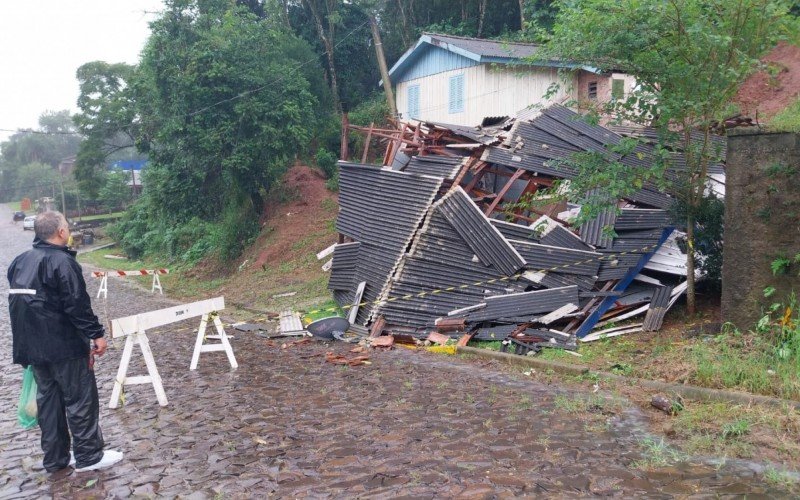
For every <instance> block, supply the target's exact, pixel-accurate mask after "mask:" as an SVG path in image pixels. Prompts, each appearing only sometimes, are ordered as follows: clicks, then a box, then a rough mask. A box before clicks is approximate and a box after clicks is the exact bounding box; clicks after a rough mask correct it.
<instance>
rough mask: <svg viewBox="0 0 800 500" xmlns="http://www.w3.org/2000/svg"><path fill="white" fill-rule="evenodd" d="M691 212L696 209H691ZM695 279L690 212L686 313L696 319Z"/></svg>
mask: <svg viewBox="0 0 800 500" xmlns="http://www.w3.org/2000/svg"><path fill="white" fill-rule="evenodd" d="M689 210H690V211H693V210H694V207H690V208H689ZM694 285H695V279H694V215H693V214H692V213H691V212H690V213H689V216H688V217H686V312H687V314H688V315H689V317H694V314H695V312H696V310H697V302H696V296H695V289H694Z"/></svg>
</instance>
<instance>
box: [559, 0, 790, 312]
mask: <svg viewBox="0 0 800 500" xmlns="http://www.w3.org/2000/svg"><path fill="white" fill-rule="evenodd" d="M790 4H791V2H788V1H784V0H740V1H736V2H730V1H728V0H672V1H669V2H663V1H660V0H621V1H618V2H607V1H605V0H577V1H574V0H563V1H560V2H558V3H557V7H558V9H559V13H558V16H557V19H556V24H555V27H554V30H553V33H552V36H551V38H550V42H549V44H548V51H547V52H548V55H549V56H551V57H559V58H564V59H568V60H572V61H576V62H579V63H586V64H593V65H595V66H598V67H600V68H601V69H604V70H622V71H625V72H627V73H629V74H632V75H634V76H635V77H636V80H637V84H638V85H637V90H636V91H634V92H633V93H632V94H631V95H630V96H628V97H626V98H625V99H622V100H612V101H611V102H610V103H609V105H608V106H607V107H606V109H604V110H603V111H606V112H609V113H612V114H614V115H616V116H617V117H618V118H620V119H625V120H629V121H632V122H636V123H640V124H645V125H651V126H654V127H657V128H659V129H660V131H661V138H660V143H661V145H662V146H664V147H666V148H670V149H672V150H675V151H680V152H681V153H682V156H683V160H684V162H683V163H684V166H683V167H682V168H680V169H679V170H677V171H676V172H674V175H673V176H672V177H673V178H672V179H670V180H673V181H674V182H673V192H674V193H675V194H676V195H677V196H678V198H679V199H680V203H681V204H682V206H683V210H684V214H685V217H686V218H685V226H686V231H687V240H688V247H689V248H690V249H694V248H696V245H695V243H696V242H695V234H694V232H695V229H696V227H697V220H698V217H701V216H702V215H703V211H704V210H705V209H706V208H707V207H706V205H705V203H704V193H705V191H706V182H707V177H708V168H709V166H710V165H711V164H712V163H714V162H717V161H719V160H720V156H721V153H722V152H721V151H719V150H718V149H716V148H715V146H714V142H713V141H712V140H711V134H713V133H714V132H715V126H716V124H717V123H720V122H721V121H722V120H724V118H725V117H726V115H728V114H729V113H730V112H731V109H730V103H731V101H732V99H733V97H734V95H735V93H736V91H737V90H738V88H739V86H740V85H741V83H742V82H743V81H744V79H745V78H746V77H747V76H748V75H749V74H750V73H751V72H752V71H753V70H754V69H755V68H757V67H758V65H759V59H758V58H759V57H760V56H761V55H763V53H764V52H765V51H766V50H767V49H769V48H771V47H773V46H774V44H775V43H776V42H777V41H778V40H780V39H782V38H785V37H788V36H790V35H792V34H794V33H796V29H795V28H796V26H795V23H796V19H795V18H793V17H792V16H789V15H788V12H789V7H790ZM598 34H602V36H598ZM697 131H699V138H698V137H697V136H696V135H695V136H693V133H695V132H697ZM662 166H663V167H665V166H666V163H664V164H663V165H662ZM588 174H589V175H594V176H595V177H596V178H597V179H598V181H600V182H599V186H602V181H603V180H604V179H606V178H607V177H608V175H609V173H608V172H607V171H598V172H594V173H592V172H588ZM620 174H626V175H629V174H630V172H620ZM644 174H646V175H652V173H651V172H644ZM612 175H613V174H612ZM661 175H662V178H666V177H667V176H666V172H664V171H663V170H662V174H661ZM607 194H608V195H609V198H611V199H616V198H618V196H617V195H618V194H619V193H616V192H613V191H612V192H609V193H607ZM687 269H688V281H689V289H688V292H687V298H688V307H689V311H690V313H693V312H694V269H695V262H694V259H693V252H688V258H687Z"/></svg>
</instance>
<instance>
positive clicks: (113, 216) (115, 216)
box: [76, 212, 125, 222]
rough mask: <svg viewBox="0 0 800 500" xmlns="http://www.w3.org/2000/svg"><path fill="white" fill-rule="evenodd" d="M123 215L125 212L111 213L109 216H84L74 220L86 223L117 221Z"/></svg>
mask: <svg viewBox="0 0 800 500" xmlns="http://www.w3.org/2000/svg"><path fill="white" fill-rule="evenodd" d="M124 214H125V212H113V213H110V214H101V215H84V216H82V217H78V218H77V219H76V220H78V221H80V222H88V221H96V220H105V219H119V218H120V217H122V216H123V215H124Z"/></svg>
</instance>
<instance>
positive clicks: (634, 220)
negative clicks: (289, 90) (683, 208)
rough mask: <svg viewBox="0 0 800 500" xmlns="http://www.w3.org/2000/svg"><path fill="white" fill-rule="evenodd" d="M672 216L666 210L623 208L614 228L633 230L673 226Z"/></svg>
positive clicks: (617, 229)
mask: <svg viewBox="0 0 800 500" xmlns="http://www.w3.org/2000/svg"><path fill="white" fill-rule="evenodd" d="M671 225H672V222H671V217H670V215H669V213H667V211H665V210H654V209H644V208H623V209H622V211H621V212H620V214H619V215H618V216H617V221H616V222H615V223H614V229H615V230H616V231H617V232H619V231H632V230H637V231H638V230H641V229H654V228H665V227H668V226H671Z"/></svg>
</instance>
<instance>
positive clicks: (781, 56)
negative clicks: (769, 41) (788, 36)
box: [734, 42, 800, 121]
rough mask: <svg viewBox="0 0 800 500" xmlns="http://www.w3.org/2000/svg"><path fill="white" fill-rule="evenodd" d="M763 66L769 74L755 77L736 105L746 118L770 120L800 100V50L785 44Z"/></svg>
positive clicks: (775, 50)
mask: <svg viewBox="0 0 800 500" xmlns="http://www.w3.org/2000/svg"><path fill="white" fill-rule="evenodd" d="M762 62H764V63H766V64H767V70H764V71H759V72H757V73H754V74H753V75H751V76H750V77H749V78H748V79H747V80H746V81H745V82H744V84H743V85H742V87H741V88H740V89H739V92H738V93H737V94H736V97H735V99H734V101H735V102H736V104H738V105H739V108H740V110H741V112H742V114H743V115H745V116H750V117H753V118H758V119H759V121H764V120H769V119H770V118H772V117H773V116H775V115H776V114H777V113H778V112H780V111H782V110H783V109H784V108H786V107H787V106H789V105H790V104H792V103H793V102H794V101H795V100H797V98H798V96H800V47H798V46H796V45H790V44H788V43H786V42H781V43H780V44H778V46H777V47H775V48H774V49H773V50H772V51H771V52H770V53H769V54H767V55H766V56H765V57H764V58H763V59H762Z"/></svg>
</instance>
